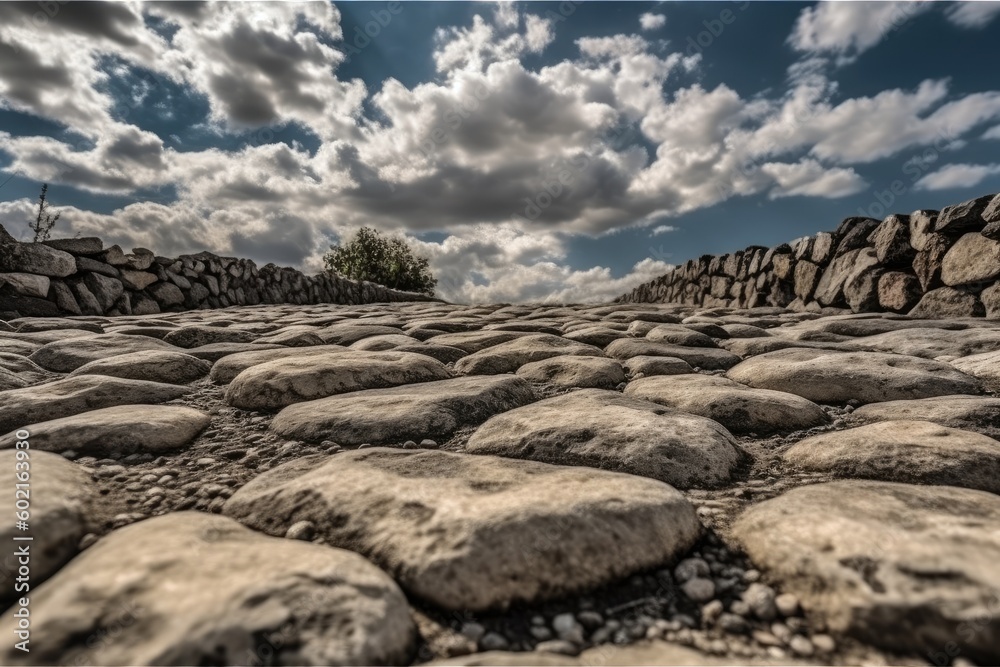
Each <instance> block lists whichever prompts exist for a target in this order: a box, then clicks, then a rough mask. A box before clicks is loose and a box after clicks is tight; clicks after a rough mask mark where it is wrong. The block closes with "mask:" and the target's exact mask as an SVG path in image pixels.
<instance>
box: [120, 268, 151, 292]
mask: <svg viewBox="0 0 1000 667" xmlns="http://www.w3.org/2000/svg"><path fill="white" fill-rule="evenodd" d="M119 273H120V276H121V281H122V282H123V283H124V284H125V286H126V287H128V288H130V289H135V290H141V289H146V288H147V287H149V286H150V285H152V284H153V283H155V282H156V280H157V278H156V274H155V273H149V272H148V271H134V270H132V269H122V270H121V271H120V272H119Z"/></svg>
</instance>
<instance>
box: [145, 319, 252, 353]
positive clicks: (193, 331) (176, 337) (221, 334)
mask: <svg viewBox="0 0 1000 667" xmlns="http://www.w3.org/2000/svg"><path fill="white" fill-rule="evenodd" d="M259 337H260V334H256V333H254V332H252V331H244V330H243V329H233V328H231V327H212V326H205V325H200V324H199V325H192V326H185V327H181V328H180V329H174V330H173V331H171V332H170V333H168V334H167V335H166V336H164V337H163V340H164V341H165V342H167V343H170V344H171V345H176V346H177V347H183V348H185V349H190V348H192V347H201V346H202V345H211V344H212V343H252V342H253V341H255V340H256V339H258V338H259Z"/></svg>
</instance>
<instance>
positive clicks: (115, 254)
mask: <svg viewBox="0 0 1000 667" xmlns="http://www.w3.org/2000/svg"><path fill="white" fill-rule="evenodd" d="M98 257H99V259H100V260H101V261H102V262H104V263H105V264H110V265H111V266H124V265H125V263H126V262H127V261H128V260H126V259H125V252H124V251H123V250H122V247H121V246H120V245H113V246H111V247H110V248H108V249H107V250H105V251H104V252H102V253H101V254H100V255H99V256H98Z"/></svg>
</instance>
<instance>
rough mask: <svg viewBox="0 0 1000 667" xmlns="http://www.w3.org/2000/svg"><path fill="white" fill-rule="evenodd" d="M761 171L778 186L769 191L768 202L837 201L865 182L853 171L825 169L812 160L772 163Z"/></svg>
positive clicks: (862, 185) (863, 185)
mask: <svg viewBox="0 0 1000 667" xmlns="http://www.w3.org/2000/svg"><path fill="white" fill-rule="evenodd" d="M761 171H763V172H764V173H765V174H768V175H769V176H772V177H773V178H774V180H775V181H776V183H777V185H775V186H774V187H773V188H771V190H770V192H769V193H768V196H769V197H770V198H771V199H779V198H782V197H794V196H807V197H825V198H837V197H847V196H848V195H853V194H856V193H858V192H861V191H862V190H864V189H865V186H866V185H867V183H866V182H865V179H863V178H861V176H859V175H858V174H857V173H856V172H855V171H854V170H853V169H840V168H837V169H827V168H825V167H823V165H821V164H820V163H818V162H816V161H815V160H803V161H802V162H798V163H796V164H782V163H777V162H771V163H768V164H765V165H762V166H761Z"/></svg>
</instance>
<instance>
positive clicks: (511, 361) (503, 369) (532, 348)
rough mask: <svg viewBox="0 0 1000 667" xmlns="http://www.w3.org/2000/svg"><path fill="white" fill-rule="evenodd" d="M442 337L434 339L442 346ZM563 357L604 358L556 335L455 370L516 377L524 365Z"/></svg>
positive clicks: (496, 351) (535, 337)
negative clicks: (516, 372) (508, 374)
mask: <svg viewBox="0 0 1000 667" xmlns="http://www.w3.org/2000/svg"><path fill="white" fill-rule="evenodd" d="M439 338H440V336H435V337H434V338H432V339H430V340H433V341H435V342H438V339H439ZM560 355H579V356H591V357H603V356H604V352H602V351H601V348H599V347H595V346H593V345H586V344H584V343H577V342H576V341H572V340H567V339H565V338H562V337H561V336H553V335H552V334H529V335H527V336H523V337H521V338H517V339H515V340H511V341H508V342H506V343H500V344H498V345H494V346H492V347H488V348H486V349H485V350H480V351H479V352H474V353H472V354H470V355H468V356H466V357H462V358H461V359H459V360H458V361H457V362H455V370H456V371H458V372H459V373H465V374H467V375H497V374H500V373H513V372H514V371H516V370H517V369H518V368H520V367H521V366H523V365H524V364H528V363H531V362H533V361H541V360H543V359H549V358H552V357H558V356H560Z"/></svg>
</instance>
